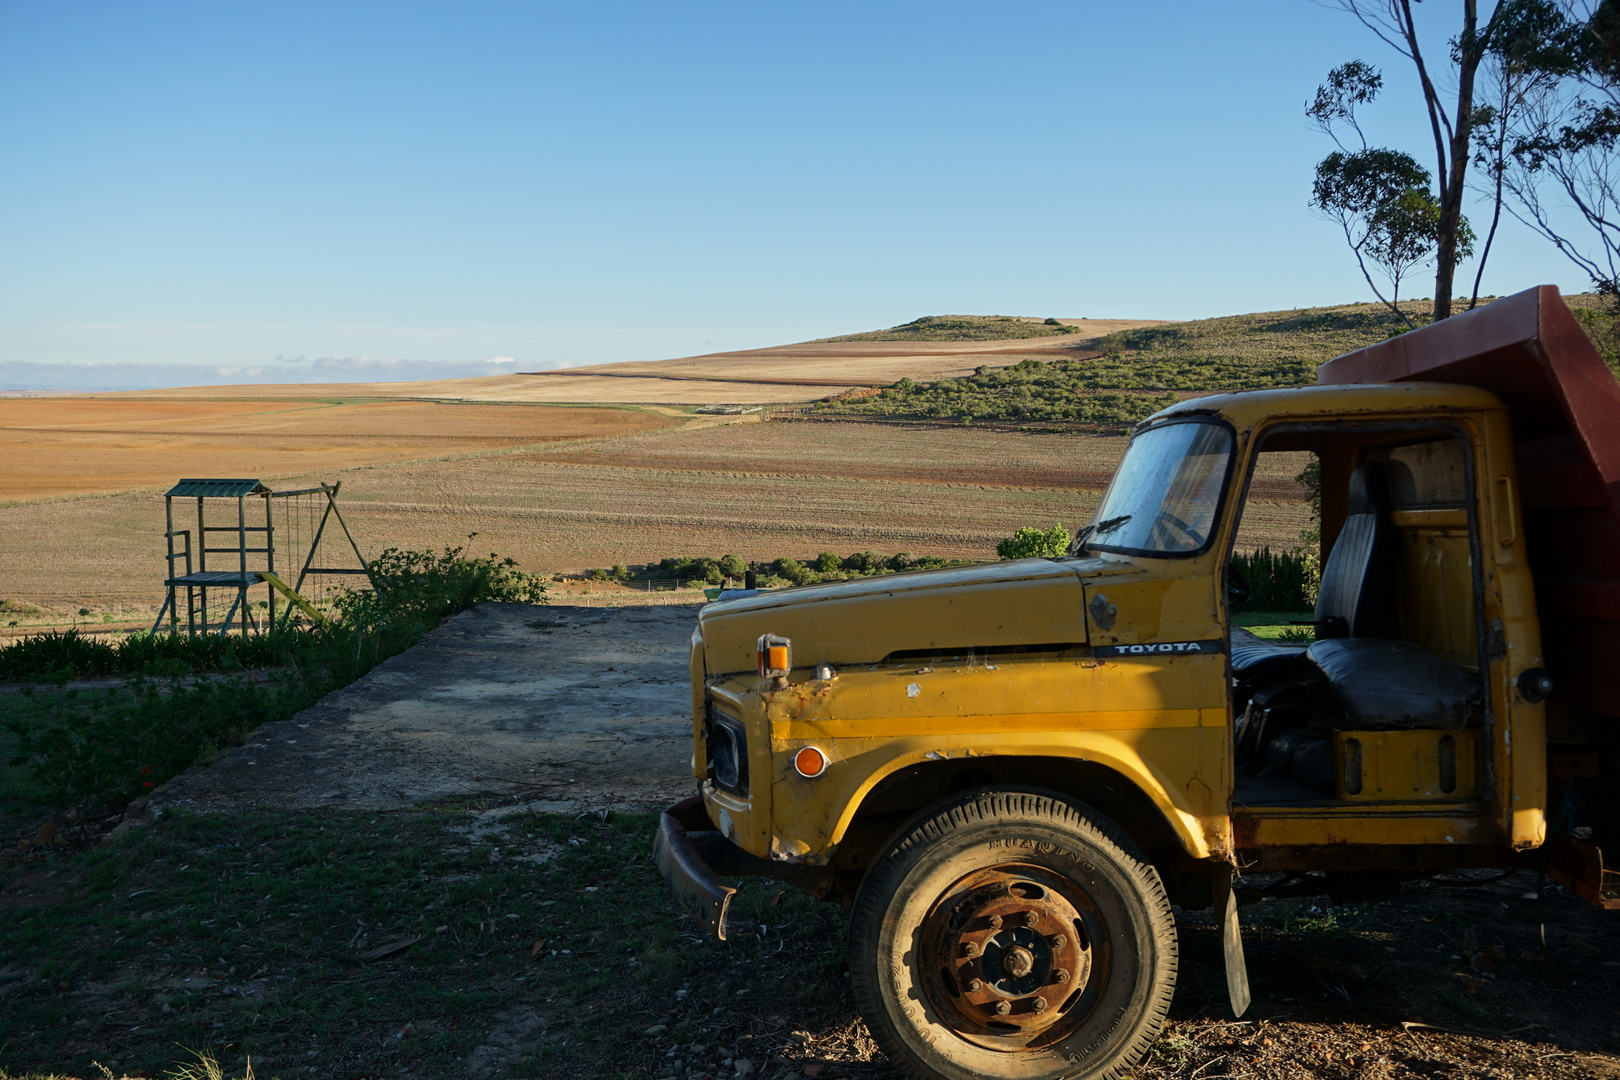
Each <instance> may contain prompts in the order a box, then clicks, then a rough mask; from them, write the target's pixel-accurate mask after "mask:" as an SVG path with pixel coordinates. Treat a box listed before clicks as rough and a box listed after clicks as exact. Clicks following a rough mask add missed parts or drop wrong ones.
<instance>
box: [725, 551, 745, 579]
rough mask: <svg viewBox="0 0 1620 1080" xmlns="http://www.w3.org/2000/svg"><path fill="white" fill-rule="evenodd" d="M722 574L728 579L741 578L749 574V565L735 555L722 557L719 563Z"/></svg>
mask: <svg viewBox="0 0 1620 1080" xmlns="http://www.w3.org/2000/svg"><path fill="white" fill-rule="evenodd" d="M718 565H719V567H720V573H721V574H723V575H725V576H726V577H728V578H740V577H742V576H743V575H744V574H746V573H748V564H747V563H745V562H743V561H742V560H741V559H739V558H737V556H735V555H722V556H720V561H719V564H718Z"/></svg>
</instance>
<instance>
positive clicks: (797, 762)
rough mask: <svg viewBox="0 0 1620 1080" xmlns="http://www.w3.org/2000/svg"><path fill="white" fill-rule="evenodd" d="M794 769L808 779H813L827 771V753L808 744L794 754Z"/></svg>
mask: <svg viewBox="0 0 1620 1080" xmlns="http://www.w3.org/2000/svg"><path fill="white" fill-rule="evenodd" d="M793 769H794V771H795V772H797V773H798V774H799V775H800V776H802V777H804V778H805V779H806V780H813V779H815V778H816V777H818V776H820V775H821V774H822V773H824V772H826V771H827V755H826V754H823V753H822V752H821V751H820V750H817V749H816V748H815V747H813V746H807V747H805V748H804V749H803V750H800V751H799V752H798V753H797V754H794V755H793Z"/></svg>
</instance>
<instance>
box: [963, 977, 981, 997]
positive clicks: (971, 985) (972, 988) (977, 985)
mask: <svg viewBox="0 0 1620 1080" xmlns="http://www.w3.org/2000/svg"><path fill="white" fill-rule="evenodd" d="M983 989H984V983H982V982H980V981H979V980H978V979H969V980H968V981H967V992H968V993H970V994H977V993H978V992H979V991H980V990H983Z"/></svg>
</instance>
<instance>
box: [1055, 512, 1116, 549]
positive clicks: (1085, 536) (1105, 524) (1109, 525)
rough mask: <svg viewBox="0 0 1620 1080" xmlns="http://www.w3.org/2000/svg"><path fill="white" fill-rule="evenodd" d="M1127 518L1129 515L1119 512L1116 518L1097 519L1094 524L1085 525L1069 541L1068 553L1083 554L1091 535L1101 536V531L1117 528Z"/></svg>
mask: <svg viewBox="0 0 1620 1080" xmlns="http://www.w3.org/2000/svg"><path fill="white" fill-rule="evenodd" d="M1129 520H1131V515H1129V514H1121V515H1120V516H1119V517H1117V518H1109V519H1108V520H1107V521H1099V522H1097V523H1096V524H1095V525H1087V526H1086V527H1085V528H1083V529H1081V530H1080V531H1079V532H1078V533H1076V534H1075V536H1074V540H1073V541H1071V542H1070V544H1069V554H1070V555H1084V554H1085V553H1086V541H1088V540H1090V539H1091V538H1092V537H1093V536H1101V535H1102V534H1103V533H1107V532H1113V531H1114V530H1115V529H1117V528H1119V527H1120V526H1121V525H1123V524H1125V523H1126V522H1127V521H1129Z"/></svg>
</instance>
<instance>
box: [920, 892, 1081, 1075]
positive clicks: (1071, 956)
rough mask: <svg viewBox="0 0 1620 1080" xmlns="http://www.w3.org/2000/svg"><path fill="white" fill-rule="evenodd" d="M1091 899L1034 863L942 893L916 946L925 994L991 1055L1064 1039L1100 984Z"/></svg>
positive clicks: (939, 1012)
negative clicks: (994, 1050)
mask: <svg viewBox="0 0 1620 1080" xmlns="http://www.w3.org/2000/svg"><path fill="white" fill-rule="evenodd" d="M1100 927H1101V917H1100V915H1099V914H1098V912H1097V908H1096V906H1095V905H1094V904H1093V903H1092V902H1091V898H1090V897H1089V896H1087V895H1086V893H1085V891H1084V890H1083V889H1081V888H1080V886H1079V885H1077V884H1076V883H1075V882H1073V881H1071V880H1069V879H1068V878H1067V877H1064V876H1063V875H1061V874H1057V873H1054V872H1052V871H1050V870H1047V869H1045V868H1043V867H1039V866H1028V865H1020V864H1009V865H1004V866H997V867H992V868H990V869H986V870H980V871H975V872H974V873H972V874H969V875H968V876H966V877H964V878H962V879H961V880H959V881H957V882H956V883H955V884H954V885H952V886H951V887H950V888H949V889H947V890H945V893H944V895H943V896H942V897H941V898H940V900H939V901H938V902H937V903H936V904H935V905H934V907H933V908H932V910H930V911H929V913H928V915H927V916H926V917H925V918H924V920H923V923H922V926H921V928H920V934H919V941H918V946H919V948H918V960H919V964H918V967H919V968H920V972H919V974H920V976H921V979H920V981H921V984H922V989H923V993H924V994H925V995H926V996H927V998H928V999H929V1004H930V1005H932V1006H933V1008H934V1012H935V1014H936V1015H938V1016H939V1017H941V1018H942V1019H943V1020H944V1021H945V1022H946V1023H947V1024H948V1025H949V1026H950V1027H951V1028H952V1029H953V1030H954V1031H955V1032H956V1034H957V1035H959V1036H961V1037H962V1038H964V1039H967V1040H968V1041H970V1042H974V1043H977V1044H979V1045H981V1046H984V1047H986V1048H989V1049H997V1050H1016V1049H1037V1048H1040V1047H1046V1046H1051V1045H1052V1044H1053V1043H1057V1042H1061V1041H1062V1040H1063V1039H1064V1038H1066V1037H1067V1036H1068V1035H1069V1034H1070V1033H1072V1032H1073V1031H1074V1029H1075V1028H1077V1027H1078V1026H1080V1024H1081V1023H1082V1022H1083V1021H1084V1020H1085V1018H1086V1017H1087V1016H1088V1015H1089V1014H1090V1012H1091V1008H1090V1006H1091V1005H1092V1003H1093V1002H1094V1001H1095V999H1096V997H1097V993H1096V991H1097V990H1098V989H1099V988H1100V987H1101V986H1102V984H1103V983H1104V982H1105V981H1106V975H1107V967H1108V964H1107V945H1106V942H1107V936H1106V935H1105V934H1103V933H1101V932H1100Z"/></svg>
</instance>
